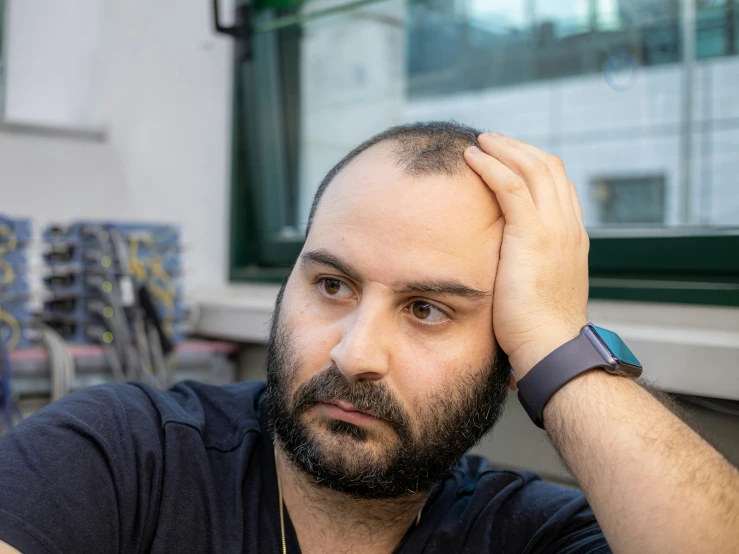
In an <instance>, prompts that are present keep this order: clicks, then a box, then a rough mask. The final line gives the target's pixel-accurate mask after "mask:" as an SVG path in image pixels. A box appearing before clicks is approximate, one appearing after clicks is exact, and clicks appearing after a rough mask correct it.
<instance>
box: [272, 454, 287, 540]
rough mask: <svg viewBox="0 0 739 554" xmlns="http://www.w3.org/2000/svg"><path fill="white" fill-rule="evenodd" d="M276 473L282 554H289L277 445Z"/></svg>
mask: <svg viewBox="0 0 739 554" xmlns="http://www.w3.org/2000/svg"><path fill="white" fill-rule="evenodd" d="M274 447H275V473H276V474H277V493H278V495H279V497H280V533H281V535H282V554H287V542H285V508H284V504H283V502H282V484H281V483H280V470H278V469H277V444H276V443H275V445H274Z"/></svg>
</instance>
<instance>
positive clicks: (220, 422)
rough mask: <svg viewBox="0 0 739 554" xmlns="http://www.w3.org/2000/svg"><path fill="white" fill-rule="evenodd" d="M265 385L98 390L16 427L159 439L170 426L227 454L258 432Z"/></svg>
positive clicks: (49, 408) (139, 385) (190, 383)
mask: <svg viewBox="0 0 739 554" xmlns="http://www.w3.org/2000/svg"><path fill="white" fill-rule="evenodd" d="M264 389H265V384H264V383H263V382H259V381H255V382H248V383H237V384H234V385H229V386H222V387H219V386H213V385H206V384H203V383H197V382H194V381H183V382H181V383H177V384H176V385H174V386H173V387H172V388H171V389H169V390H166V391H162V390H158V389H155V388H153V387H150V386H148V385H145V384H143V383H121V384H115V385H99V386H95V387H90V388H87V389H83V390H81V391H78V392H75V393H73V394H70V395H68V396H66V397H64V398H62V399H60V400H58V401H56V402H54V403H53V404H50V405H49V406H47V407H45V408H44V409H42V410H40V411H39V412H38V413H36V414H34V415H33V416H31V417H30V418H28V419H27V420H26V421H24V422H23V423H22V424H21V425H20V426H19V429H18V431H22V429H23V428H24V427H26V426H28V427H39V426H41V427H48V426H70V425H71V426H72V427H73V428H84V429H86V430H87V431H88V432H91V433H95V434H97V433H100V434H101V437H102V438H103V439H104V438H106V437H113V436H115V435H116V434H126V435H133V436H135V435H139V436H142V435H149V436H152V437H153V436H160V435H161V434H162V432H163V430H164V428H165V427H166V426H168V425H172V424H175V425H185V426H188V427H191V428H193V429H195V430H197V431H198V433H199V435H200V437H201V439H202V441H203V443H204V445H205V446H206V447H211V446H212V447H215V448H225V449H228V448H230V447H231V446H232V445H233V444H235V443H237V442H238V441H240V440H241V439H242V438H243V436H244V434H245V433H246V432H249V431H252V430H259V418H260V400H261V397H262V396H263V392H264Z"/></svg>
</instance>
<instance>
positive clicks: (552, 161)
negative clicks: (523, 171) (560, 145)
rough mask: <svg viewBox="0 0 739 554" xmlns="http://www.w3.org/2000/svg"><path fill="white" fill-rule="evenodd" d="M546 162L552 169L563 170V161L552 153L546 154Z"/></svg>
mask: <svg viewBox="0 0 739 554" xmlns="http://www.w3.org/2000/svg"><path fill="white" fill-rule="evenodd" d="M547 162H548V163H549V165H550V166H551V168H552V169H558V170H559V169H561V170H564V168H565V163H564V162H563V161H562V158H560V157H559V156H555V155H554V154H548V157H547Z"/></svg>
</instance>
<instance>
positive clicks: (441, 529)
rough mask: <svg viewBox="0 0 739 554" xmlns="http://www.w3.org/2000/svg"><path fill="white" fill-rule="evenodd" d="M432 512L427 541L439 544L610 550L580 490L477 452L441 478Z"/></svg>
mask: <svg viewBox="0 0 739 554" xmlns="http://www.w3.org/2000/svg"><path fill="white" fill-rule="evenodd" d="M428 516H429V520H430V521H429V523H431V525H430V527H432V528H434V529H435V531H434V533H433V534H431V535H430V536H429V537H428V539H430V543H427V544H434V543H435V544H437V546H439V545H441V544H443V543H444V541H445V540H449V541H452V542H450V547H451V545H453V544H454V541H456V544H462V543H463V544H465V545H466V546H467V547H468V548H472V549H473V550H471V551H479V552H483V551H494V552H521V551H526V552H550V551H551V552H601V551H602V552H609V550H608V549H607V546H606V543H605V539H604V538H603V535H602V532H601V531H600V527H599V526H598V523H597V521H596V520H595V516H594V515H593V512H592V510H591V509H590V506H589V505H588V502H587V500H586V498H585V495H584V494H583V493H582V492H581V491H580V490H578V489H574V488H570V487H565V486H562V485H556V484H552V483H545V482H543V481H542V480H541V478H540V477H539V476H538V475H537V474H536V473H533V472H527V471H510V470H499V469H494V468H492V467H491V466H490V463H489V462H488V460H486V459H485V458H482V457H480V456H476V455H467V456H465V457H463V458H462V460H461V461H460V463H459V465H458V466H457V467H456V468H455V469H454V470H453V471H452V472H451V474H450V476H449V478H448V479H447V480H446V481H444V482H443V483H440V485H439V488H438V490H437V491H436V494H435V495H434V500H433V502H432V503H431V505H430V506H429V514H428ZM427 549H428V548H427ZM599 549H601V550H599ZM428 550H431V551H434V550H436V551H439V552H441V551H443V548H441V549H439V548H436V549H434V548H430V549H428ZM449 551H450V552H451V551H455V550H454V549H452V550H449Z"/></svg>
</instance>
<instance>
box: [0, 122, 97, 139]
mask: <svg viewBox="0 0 739 554" xmlns="http://www.w3.org/2000/svg"><path fill="white" fill-rule="evenodd" d="M0 133H13V134H16V135H28V136H32V137H33V136H36V137H44V138H63V139H71V140H82V141H90V142H105V140H106V138H107V134H106V132H105V131H104V130H102V129H93V128H84V127H62V126H54V125H41V124H37V123H22V122H12V121H0Z"/></svg>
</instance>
